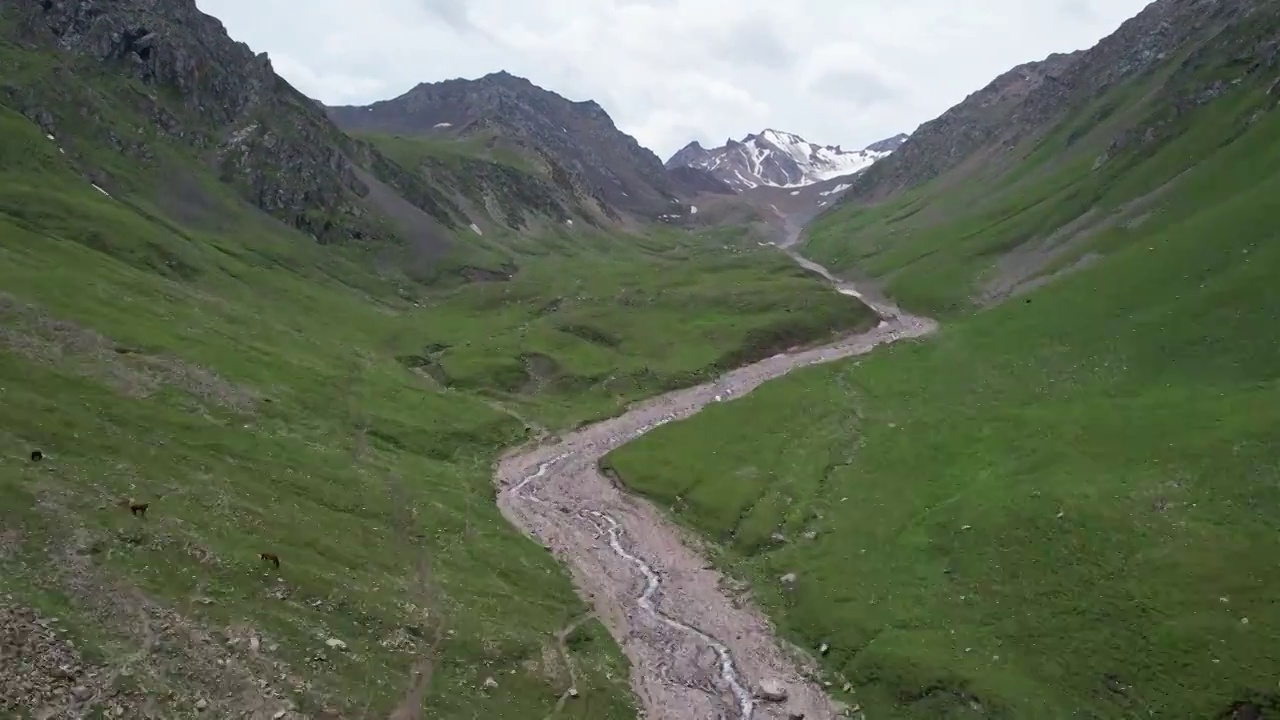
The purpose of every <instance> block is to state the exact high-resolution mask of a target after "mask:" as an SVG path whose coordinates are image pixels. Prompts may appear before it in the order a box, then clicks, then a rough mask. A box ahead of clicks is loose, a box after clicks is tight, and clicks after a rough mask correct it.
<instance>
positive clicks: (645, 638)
mask: <svg viewBox="0 0 1280 720" xmlns="http://www.w3.org/2000/svg"><path fill="white" fill-rule="evenodd" d="M795 237H796V234H795V233H789V234H788V238H787V241H786V242H785V243H783V244H782V248H783V250H784V251H785V252H787V254H788V255H790V256H791V257H792V258H793V259H794V260H796V261H797V262H798V263H800V264H801V265H802V266H804V267H806V268H807V269H809V270H811V271H813V272H817V273H819V274H820V275H822V276H823V277H825V278H826V279H827V280H828V281H829V282H831V283H832V285H833V287H834V289H835V290H836V291H837V292H840V293H843V294H846V295H852V296H855V297H858V298H860V299H862V300H863V302H866V303H867V304H868V305H869V306H870V307H872V308H873V309H875V310H876V311H877V312H878V313H879V314H880V316H881V318H882V321H881V323H880V324H879V326H877V327H876V328H875V329H873V330H870V331H868V332H864V333H860V334H857V335H852V336H849V337H844V338H841V339H840V340H837V341H835V342H832V343H830V344H827V345H824V346H821V347H816V348H812V349H808V350H802V351H797V352H790V353H782V354H779V355H775V356H773V357H770V358H768V359H766V360H762V361H760V362H757V363H753V364H751V365H747V366H745V367H742V368H739V369H737V370H734V371H732V372H729V373H726V374H725V375H723V376H721V377H720V378H718V379H717V380H715V381H712V382H708V383H705V384H703V385H699V386H697V387H692V388H687V389H683V390H677V391H675V392H671V393H667V394H665V395H661V396H658V397H655V398H652V399H649V400H646V401H643V402H640V403H637V404H635V405H633V406H632V407H631V408H630V409H628V410H627V412H626V413H624V414H623V415H621V416H618V417H616V418H613V419H610V420H605V421H603V422H599V423H596V424H594V425H590V426H587V427H584V428H581V429H579V430H577V431H574V432H573V433H570V434H568V435H565V436H563V437H561V438H560V439H559V441H557V442H554V443H550V444H544V445H538V446H534V447H524V448H520V449H516V450H513V451H511V452H509V453H508V454H506V455H505V456H504V457H503V458H502V459H501V460H500V461H499V463H498V466H497V474H496V479H495V480H496V482H497V483H498V489H499V493H498V506H499V508H500V509H501V511H502V513H503V515H504V516H505V517H506V518H507V519H508V520H509V521H510V522H511V523H512V524H514V525H515V526H517V527H519V528H520V529H521V530H523V531H524V532H525V533H527V534H528V535H530V536H531V537H533V538H535V539H536V540H538V541H539V542H541V543H542V544H543V546H544V547H546V548H547V549H548V550H549V551H550V552H552V553H553V554H554V555H555V556H556V558H557V559H558V560H559V561H560V562H562V563H564V564H565V565H566V566H567V567H568V568H569V570H570V572H571V574H572V576H573V579H574V582H575V584H576V586H577V588H578V592H579V594H580V595H581V596H582V598H583V599H584V600H585V601H586V602H587V603H588V604H589V605H590V606H591V608H592V609H593V611H594V613H595V614H596V615H597V616H598V617H599V619H600V620H601V621H602V622H603V623H604V624H605V626H606V627H608V629H609V632H610V633H611V634H612V635H613V637H614V639H615V640H616V641H617V642H618V644H619V645H620V646H621V647H622V649H623V651H624V652H625V653H626V655H627V658H628V659H629V660H630V663H631V684H632V687H633V688H634V690H635V692H636V695H637V696H638V698H639V700H640V703H641V705H642V706H643V709H644V712H645V717H646V718H648V720H708V719H709V718H724V719H729V718H732V719H734V720H762V719H763V718H780V719H788V720H789V719H792V718H799V717H803V718H806V719H807V720H825V719H826V718H833V717H836V716H837V715H838V714H839V709H838V708H837V707H836V705H835V704H834V703H833V702H832V701H831V700H830V699H829V698H828V697H827V696H826V694H825V693H824V692H823V690H822V688H821V687H819V686H818V684H817V683H815V682H813V681H811V680H809V679H808V677H811V676H812V673H810V672H808V671H809V670H810V668H808V667H806V660H805V658H804V657H802V656H800V655H799V654H798V653H796V652H788V651H787V650H786V649H785V648H784V646H783V644H782V643H780V642H779V641H778V639H777V638H776V637H775V636H774V634H773V631H772V628H771V627H770V624H769V622H768V621H767V619H766V618H765V617H764V615H763V614H762V613H761V612H759V611H758V610H757V609H755V608H754V607H752V606H751V604H750V603H749V602H748V601H745V600H744V599H743V598H742V597H740V596H739V593H735V592H734V591H733V590H732V589H731V588H730V587H728V583H726V581H725V578H724V577H723V576H722V575H721V574H720V573H719V572H717V571H716V570H714V569H713V568H712V567H711V565H710V564H709V563H708V562H707V560H706V559H705V558H704V557H703V556H701V555H700V554H699V552H698V551H697V550H696V549H695V548H696V545H697V542H696V540H695V539H694V538H691V537H689V536H688V534H687V533H685V532H684V531H683V530H681V529H680V528H679V527H677V526H676V525H674V524H673V523H672V522H670V521H669V520H667V519H666V518H664V517H663V516H662V514H661V513H660V512H659V511H658V510H657V509H656V508H655V507H654V506H653V505H651V504H650V503H648V502H647V501H645V500H643V499H641V498H637V497H635V496H632V495H631V494H629V493H627V492H626V491H625V490H623V489H622V488H620V487H618V486H617V485H616V484H615V483H613V482H612V481H611V480H610V479H609V478H607V477H605V476H604V475H603V474H602V473H601V472H600V470H599V467H598V461H599V460H600V458H601V457H603V456H604V455H605V454H606V453H608V452H609V451H611V450H613V449H615V448H617V447H619V446H621V445H623V444H625V443H627V442H630V441H631V440H634V439H636V438H637V437H639V436H641V435H643V434H644V433H646V432H648V431H649V430H652V429H653V428H655V427H658V426H659V425H662V424H665V423H667V422H671V421H673V420H679V419H682V418H686V417H689V416H690V415H693V414H694V413H697V412H698V411H699V410H701V409H702V408H703V407H705V406H706V405H708V404H710V403H715V402H724V401H730V400H732V399H733V398H736V397H740V396H741V395H743V394H745V393H748V392H750V391H751V390H753V389H755V388H756V387H757V386H759V385H760V384H761V383H763V382H765V381H766V380H770V379H773V378H776V377H780V376H782V375H785V374H786V373H788V372H790V371H791V370H793V369H795V368H798V367H802V366H806V365H813V364H817V363H822V362H830V361H832V360H837V359H840V358H845V357H850V356H853V355H860V354H863V353H866V352H869V351H870V350H871V349H873V348H874V347H876V346H877V345H881V344H885V343H891V342H895V341H897V340H902V339H906V338H916V337H921V336H924V335H928V334H929V333H931V332H933V330H934V329H935V328H936V324H935V323H934V322H933V321H932V320H930V319H928V318H921V317H915V316H912V315H909V314H906V313H903V312H902V311H901V310H899V309H898V308H896V307H894V306H893V305H891V304H889V303H887V302H881V301H872V300H868V299H867V298H866V297H864V295H863V294H862V293H860V292H859V291H858V290H857V289H856V288H854V287H853V286H852V285H851V284H848V283H844V282H841V281H839V280H838V279H836V278H835V277H834V276H832V275H831V274H830V273H829V272H827V270H826V269H825V268H822V267H821V266H819V265H817V264H816V263H813V262H811V261H809V260H807V259H805V258H803V257H801V256H800V255H799V254H798V253H796V252H795V251H794V250H793V249H792V246H793V245H794V242H795Z"/></svg>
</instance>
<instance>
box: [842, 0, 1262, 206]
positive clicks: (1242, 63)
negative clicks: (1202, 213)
mask: <svg viewBox="0 0 1280 720" xmlns="http://www.w3.org/2000/svg"><path fill="white" fill-rule="evenodd" d="M1271 12H1272V10H1271V7H1270V5H1269V4H1268V3H1266V2H1257V1H1255V0H1245V1H1243V2H1202V1H1201V0H1176V1H1169V0H1161V1H1160V2H1153V3H1151V4H1150V5H1148V6H1147V8H1145V9H1144V10H1143V11H1142V12H1141V13H1139V14H1138V15H1137V16H1135V17H1134V18H1132V19H1130V20H1128V21H1127V22H1125V23H1124V24H1123V25H1122V26H1121V27H1120V28H1119V29H1118V30H1117V31H1116V32H1115V33H1113V34H1111V35H1109V36H1107V37H1106V38H1104V39H1103V40H1102V41H1100V42H1099V43H1098V44H1097V45H1096V46H1095V47H1093V48H1091V49H1089V50H1088V51H1078V52H1074V53H1069V54H1055V55H1050V56H1049V57H1048V58H1046V59H1044V60H1042V61H1039V62H1032V63H1027V64H1025V65H1021V66H1018V67H1016V68H1014V69H1013V70H1010V71H1009V72H1008V73H1005V74H1004V75H1001V76H1000V77H998V78H996V79H995V80H994V81H992V82H991V84H990V85H988V86H987V87H985V88H983V89H982V90H979V91H978V92H975V93H973V94H972V95H970V96H969V97H968V98H966V99H965V100H964V101H963V102H961V103H960V104H958V105H956V106H955V107H953V108H951V109H950V110H948V111H947V112H946V113H943V115H941V116H940V117H938V118H937V119H935V120H932V121H930V122H927V123H925V124H924V125H922V126H921V127H920V128H919V129H917V130H916V132H914V133H912V135H911V137H910V139H909V140H907V141H906V142H905V143H904V144H903V145H902V147H901V148H900V149H899V151H898V152H896V153H894V157H893V159H892V160H889V161H887V162H884V163H880V164H878V166H877V167H876V168H875V170H874V171H871V172H868V173H865V174H864V175H863V176H862V177H860V178H859V179H858V182H857V183H856V184H855V189H854V192H853V193H851V194H850V195H849V199H850V200H852V199H855V198H861V199H878V198H883V197H885V196H887V195H889V194H891V193H893V192H895V191H899V190H902V189H905V188H909V187H915V186H918V185H920V184H922V183H924V182H927V181H930V180H933V179H934V178H937V177H940V176H941V175H943V174H944V173H946V172H948V171H950V170H953V169H956V168H959V167H961V166H962V165H963V164H964V163H966V162H967V163H970V164H976V163H978V162H988V161H991V160H993V159H995V160H996V169H998V168H999V167H1003V166H1005V165H1008V164H1009V163H1010V162H1016V161H1017V159H1019V158H1014V159H1010V158H1008V157H1007V156H1006V155H1005V153H1007V152H1009V148H1011V147H1018V148H1019V149H1021V148H1023V147H1025V146H1024V145H1023V143H1024V142H1027V141H1033V140H1035V139H1036V138H1038V137H1040V136H1042V135H1043V133H1044V132H1045V131H1046V130H1047V129H1048V128H1049V127H1052V126H1053V125H1054V123H1056V122H1059V121H1061V120H1062V119H1063V118H1064V115H1065V114H1066V113H1068V112H1069V111H1071V110H1078V109H1079V108H1081V107H1084V106H1086V105H1088V104H1089V101H1090V100H1091V99H1092V98H1095V97H1098V96H1100V95H1103V94H1106V93H1108V92H1111V91H1112V90H1114V89H1115V88H1116V87H1118V86H1120V85H1122V84H1125V83H1129V82H1132V81H1135V80H1137V79H1139V78H1148V79H1151V80H1153V81H1155V82H1156V83H1157V84H1156V87H1153V88H1151V89H1152V90H1156V89H1158V88H1159V85H1160V84H1162V83H1163V84H1164V85H1165V87H1164V88H1163V89H1162V90H1160V93H1161V94H1160V97H1159V100H1160V101H1162V102H1165V103H1166V104H1168V105H1172V106H1184V109H1186V108H1189V107H1192V106H1195V105H1197V104H1202V103H1203V102H1206V101H1208V100H1209V99H1212V98H1213V97H1215V96H1217V95H1218V94H1220V93H1221V92H1222V90H1223V89H1225V87H1224V86H1222V85H1221V83H1223V82H1225V81H1224V80H1223V78H1216V77H1213V76H1212V74H1211V73H1206V72H1203V70H1204V69H1205V68H1204V65H1205V64H1206V63H1212V64H1216V65H1219V66H1220V67H1222V68H1223V69H1224V71H1226V72H1224V73H1223V74H1224V75H1225V76H1227V77H1228V78H1229V80H1230V81H1234V80H1236V79H1238V78H1239V77H1240V76H1243V75H1250V76H1252V75H1253V74H1255V73H1258V72H1266V71H1267V70H1268V69H1269V68H1271V67H1273V66H1274V64H1275V59H1276V53H1277V46H1276V42H1275V38H1274V37H1271V36H1269V35H1268V32H1267V21H1266V20H1264V21H1263V22H1262V24H1260V25H1258V26H1257V27H1256V28H1255V30H1249V29H1247V28H1246V27H1245V26H1246V25H1248V24H1249V23H1250V22H1251V21H1252V18H1254V17H1255V16H1264V17H1265V16H1269V15H1270V14H1271ZM1159 72H1165V73H1166V74H1168V75H1169V77H1168V79H1167V83H1164V82H1163V81H1160V80H1159V79H1158V78H1154V77H1152V76H1153V75H1154V74H1157V73H1159ZM1184 81H1186V82H1189V83H1190V84H1189V85H1185V86H1180V84H1181V83H1183V82H1184ZM1135 99H1136V98H1135ZM1113 104H1114V103H1113ZM1097 109H1098V110H1099V111H1100V115H1103V116H1105V115H1109V114H1110V113H1111V112H1113V111H1114V109H1115V108H1107V107H1099V108H1097ZM1103 119H1104V118H1103V117H1098V118H1096V120H1097V121H1102V120H1103ZM1154 139H1156V138H1154V137H1153V138H1151V140H1154ZM1020 157H1021V155H1020Z"/></svg>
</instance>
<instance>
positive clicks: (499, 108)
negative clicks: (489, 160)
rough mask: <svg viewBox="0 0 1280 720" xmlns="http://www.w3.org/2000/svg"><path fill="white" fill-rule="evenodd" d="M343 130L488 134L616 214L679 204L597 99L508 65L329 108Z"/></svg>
mask: <svg viewBox="0 0 1280 720" xmlns="http://www.w3.org/2000/svg"><path fill="white" fill-rule="evenodd" d="M327 111H328V114H329V116H330V117H331V118H332V119H333V121H334V122H335V123H337V125H338V126H339V127H341V128H343V129H344V130H346V131H348V132H354V133H390V134H400V135H406V136H415V137H454V138H468V137H477V136H481V135H487V136H489V137H491V138H492V140H493V141H494V142H500V143H505V144H507V145H508V146H509V147H511V148H512V149H513V150H515V151H516V152H518V153H520V154H522V155H524V156H526V157H529V158H531V159H532V161H533V162H534V163H535V164H537V165H538V166H539V169H540V170H541V171H542V172H543V173H544V174H545V175H546V176H547V177H549V178H552V179H553V182H554V183H555V184H556V185H558V186H560V187H562V188H564V189H565V190H566V191H569V192H572V193H574V194H575V195H576V196H578V197H582V198H589V199H590V200H592V201H594V203H595V204H596V205H597V207H598V208H599V209H600V211H601V212H602V213H603V214H604V215H606V216H607V217H609V218H611V219H619V218H620V216H621V215H622V214H631V215H635V216H639V217H640V218H642V219H655V218H657V217H659V216H661V215H664V214H667V213H669V212H672V211H673V210H677V209H679V208H680V207H681V204H680V200H679V198H678V196H677V187H676V185H675V184H674V183H673V182H672V180H671V178H669V177H668V176H667V173H666V170H665V168H664V167H663V165H662V162H661V160H659V159H658V157H657V156H656V155H654V154H653V153H652V152H651V151H649V150H648V149H646V148H644V147H643V146H641V145H640V143H639V142H637V141H636V140H635V138H633V137H631V136H630V135H627V134H626V133H624V132H622V131H621V130H619V129H618V127H617V126H616V125H615V124H614V122H613V120H612V118H610V117H609V114H608V113H606V112H605V111H604V109H603V108H602V107H601V106H600V105H599V104H598V103H596V102H595V101H592V100H585V101H580V102H575V101H571V100H567V99H565V98H564V97H561V96H560V95H558V94H556V93H553V92H551V91H549V90H545V89H543V88H541V87H539V86H537V85H535V84H534V83H532V82H530V81H529V80H527V79H525V78H521V77H517V76H515V75H512V74H510V73H507V72H495V73H490V74H488V75H485V76H483V77H481V78H477V79H474V80H468V79H461V78H459V79H453V80H445V81H442V82H435V83H420V84H418V85H417V86H415V87H414V88H412V89H411V90H409V91H408V92H406V93H404V94H402V95H400V96H399V97H395V98H392V99H389V100H383V101H379V102H375V103H373V104H371V105H366V106H341V107H329V108H327Z"/></svg>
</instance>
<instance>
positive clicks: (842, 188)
mask: <svg viewBox="0 0 1280 720" xmlns="http://www.w3.org/2000/svg"><path fill="white" fill-rule="evenodd" d="M851 187H853V186H852V185H850V184H849V183H840V184H839V185H837V186H835V187H833V188H831V189H830V190H824V191H822V192H820V193H818V194H819V195H822V196H824V197H825V196H827V195H835V194H836V193H839V192H844V191H845V190H848V189H849V188H851Z"/></svg>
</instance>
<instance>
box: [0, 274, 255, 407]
mask: <svg viewBox="0 0 1280 720" xmlns="http://www.w3.org/2000/svg"><path fill="white" fill-rule="evenodd" d="M0 350H7V351H9V352H12V353H15V354H17V355H21V356H22V357H24V358H26V359H28V360H31V361H33V362H37V363H43V364H47V365H54V366H59V367H64V368H68V369H70V370H72V371H74V372H77V373H79V374H81V375H85V376H87V377H93V378H96V379H99V380H101V381H103V382H104V383H106V384H107V385H109V386H110V387H112V388H114V389H115V390H117V391H118V392H120V393H122V394H124V395H127V396H130V397H147V396H149V395H152V394H154V393H156V392H158V391H160V390H161V389H163V388H165V387H172V388H176V389H178V390H181V391H183V392H185V393H187V394H189V395H191V396H193V397H195V398H196V399H197V400H199V401H201V402H203V403H208V404H210V405H216V406H219V407H222V408H226V409H228V410H234V411H237V412H245V413H248V412H252V411H253V410H254V408H255V407H256V404H257V399H258V394H257V393H256V392H254V391H253V390H251V389H249V388H246V387H244V386H241V385H237V384H235V383H232V382H230V381H228V380H226V379H224V378H222V377H220V376H219V375H218V374H217V373H215V372H213V371H211V370H207V369H205V368H202V367H199V366H197V365H193V364H191V363H188V362H186V361H183V360H181V359H178V358H175V357H171V356H166V355H152V354H148V353H145V352H140V351H137V350H134V349H131V348H128V347H124V346H121V345H119V344H118V343H115V342H113V341H112V340H111V339H109V338H107V337H105V336H103V335H101V334H99V333H97V332H95V331H94V330H91V329H89V328H85V327H81V326H79V325H77V324H75V323H72V322H68V321H66V320H59V319H57V318H54V317H52V316H50V315H49V314H48V313H47V312H46V311H45V310H43V309H42V308H39V307H37V306H35V305H29V304H26V303H23V302H20V301H19V300H18V299H17V298H15V297H13V296H12V295H9V294H7V293H3V292H0Z"/></svg>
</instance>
